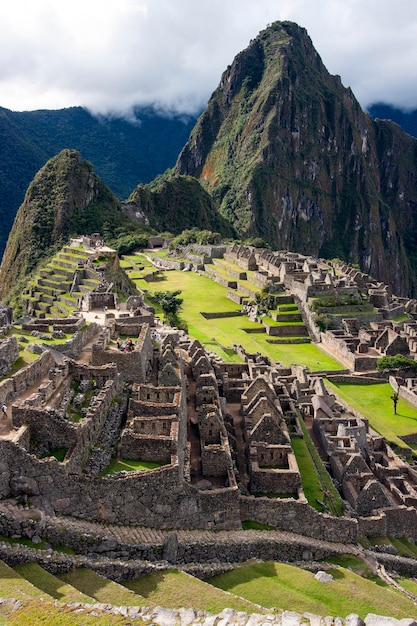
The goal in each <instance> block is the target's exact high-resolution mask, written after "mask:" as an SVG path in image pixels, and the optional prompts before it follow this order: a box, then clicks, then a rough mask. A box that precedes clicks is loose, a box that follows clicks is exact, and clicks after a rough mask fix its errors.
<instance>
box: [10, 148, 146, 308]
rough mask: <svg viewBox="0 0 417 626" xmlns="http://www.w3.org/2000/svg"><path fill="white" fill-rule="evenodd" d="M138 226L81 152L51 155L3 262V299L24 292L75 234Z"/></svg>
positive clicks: (33, 186) (27, 199)
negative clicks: (25, 285)
mask: <svg viewBox="0 0 417 626" xmlns="http://www.w3.org/2000/svg"><path fill="white" fill-rule="evenodd" d="M123 226H125V227H126V228H129V227H130V226H132V227H134V225H133V223H132V220H131V219H130V218H129V217H128V216H127V214H126V213H125V212H124V211H123V210H122V209H121V207H120V203H119V201H118V200H117V198H116V197H115V196H114V195H113V194H112V192H111V191H110V189H109V188H108V187H106V186H105V185H104V184H103V183H102V182H101V181H100V179H99V178H98V177H97V176H96V174H94V172H93V167H92V165H91V164H90V163H88V162H87V161H83V160H82V158H81V156H80V154H79V153H78V152H76V151H75V150H63V151H62V152H60V153H59V154H58V155H57V156H56V157H54V158H53V159H50V160H49V161H48V162H47V163H46V165H45V166H44V167H43V168H42V169H41V170H40V171H39V172H38V174H37V175H36V176H35V178H34V179H33V181H32V183H31V184H30V185H29V188H28V191H27V193H26V196H25V200H24V202H23V204H22V205H21V207H20V208H19V211H18V212H17V215H16V219H15V221H14V223H13V228H12V230H11V232H10V236H9V238H8V241H7V246H6V250H5V253H4V256H3V261H2V266H1V280H0V299H1V300H3V301H9V300H10V298H11V296H12V295H13V293H14V292H21V287H22V284H21V281H23V280H24V278H25V277H27V276H28V275H29V274H30V273H31V272H32V271H33V270H34V269H35V267H36V266H37V265H38V263H39V262H40V261H42V260H43V259H46V258H48V257H50V256H51V255H52V254H53V252H54V251H56V250H57V249H58V248H60V247H62V245H63V243H65V242H66V241H67V240H68V239H69V237H70V235H74V234H90V233H92V232H96V231H99V232H100V231H101V232H103V230H106V231H107V232H108V233H109V234H110V235H111V233H112V231H113V232H114V230H115V229H116V228H123Z"/></svg>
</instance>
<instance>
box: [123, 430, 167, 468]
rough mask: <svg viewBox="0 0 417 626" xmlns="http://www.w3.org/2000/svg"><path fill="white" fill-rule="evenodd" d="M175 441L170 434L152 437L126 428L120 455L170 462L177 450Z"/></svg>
mask: <svg viewBox="0 0 417 626" xmlns="http://www.w3.org/2000/svg"><path fill="white" fill-rule="evenodd" d="M175 443H176V442H175V441H174V440H173V439H172V438H171V437H169V436H165V437H164V436H163V435H156V436H153V437H150V436H149V435H139V434H137V433H134V432H132V431H131V430H130V429H125V430H124V431H123V433H122V437H121V440H120V455H121V457H122V458H124V459H132V460H136V461H154V462H156V463H164V464H169V463H171V462H172V455H173V453H175V452H176V445H175Z"/></svg>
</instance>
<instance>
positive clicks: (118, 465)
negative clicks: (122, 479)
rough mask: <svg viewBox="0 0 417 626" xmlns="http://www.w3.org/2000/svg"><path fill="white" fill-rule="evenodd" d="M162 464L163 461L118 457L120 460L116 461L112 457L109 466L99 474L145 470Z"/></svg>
mask: <svg viewBox="0 0 417 626" xmlns="http://www.w3.org/2000/svg"><path fill="white" fill-rule="evenodd" d="M162 466H163V463H157V462H155V461H132V460H131V459H120V461H117V460H116V458H115V457H113V458H112V460H111V461H110V464H109V466H108V467H107V468H106V469H105V470H104V471H103V472H102V473H101V476H106V475H107V474H115V473H116V472H146V471H147V470H152V469H156V468H157V467H162Z"/></svg>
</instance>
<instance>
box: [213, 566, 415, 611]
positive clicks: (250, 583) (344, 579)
mask: <svg viewBox="0 0 417 626" xmlns="http://www.w3.org/2000/svg"><path fill="white" fill-rule="evenodd" d="M329 573H331V574H332V575H333V576H334V579H335V580H334V581H333V582H331V583H321V582H319V581H317V580H315V578H314V574H312V573H311V572H307V571H304V570H302V569H300V568H297V567H294V566H292V565H284V564H283V563H271V562H270V563H255V564H253V565H243V566H242V567H237V568H235V569H234V570H233V571H231V572H226V573H225V574H222V575H220V576H215V577H214V578H212V579H210V583H211V584H212V585H214V586H216V587H219V588H220V589H224V590H225V591H229V592H231V593H235V594H237V595H239V596H241V597H242V598H246V599H247V600H251V601H252V602H257V603H259V604H261V605H262V606H265V607H267V608H278V609H283V610H287V611H291V610H294V607H296V610H297V611H298V612H299V613H303V612H311V613H314V614H316V615H342V616H345V615H348V614H349V613H357V614H359V615H360V616H361V617H362V618H364V617H365V616H366V615H367V614H368V613H376V614H378V615H392V616H395V617H397V618H398V619H401V618H405V617H410V616H416V615H417V610H416V607H415V605H414V604H413V602H412V601H411V600H408V598H405V597H404V596H403V595H401V594H400V593H398V592H396V591H394V590H392V589H391V588H389V589H384V590H383V589H381V587H380V586H379V585H376V584H375V583H374V582H372V581H370V580H366V579H365V578H363V577H361V576H359V575H358V574H355V573H354V572H351V571H349V570H347V569H344V568H342V567H335V568H332V569H331V570H329Z"/></svg>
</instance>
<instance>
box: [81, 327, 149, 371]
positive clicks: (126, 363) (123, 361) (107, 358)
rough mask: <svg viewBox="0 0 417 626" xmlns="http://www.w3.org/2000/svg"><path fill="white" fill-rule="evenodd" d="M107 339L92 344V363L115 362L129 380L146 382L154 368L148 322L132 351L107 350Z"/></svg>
mask: <svg viewBox="0 0 417 626" xmlns="http://www.w3.org/2000/svg"><path fill="white" fill-rule="evenodd" d="M105 347H106V341H105V340H104V339H101V340H100V341H99V342H97V343H94V344H93V345H92V350H91V363H92V364H93V365H105V364H107V363H115V364H116V365H117V371H118V372H120V374H121V375H122V376H123V377H124V378H125V379H126V380H128V381H133V382H137V383H142V382H145V380H146V377H147V373H148V372H149V371H150V370H151V369H152V362H153V345H152V338H151V333H150V328H149V325H148V324H143V326H142V327H141V330H140V334H139V337H138V339H137V341H136V344H135V347H134V350H133V351H132V352H120V351H118V350H106V349H105Z"/></svg>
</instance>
